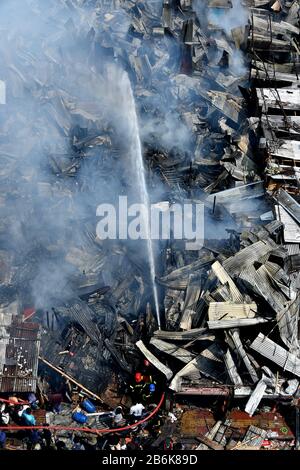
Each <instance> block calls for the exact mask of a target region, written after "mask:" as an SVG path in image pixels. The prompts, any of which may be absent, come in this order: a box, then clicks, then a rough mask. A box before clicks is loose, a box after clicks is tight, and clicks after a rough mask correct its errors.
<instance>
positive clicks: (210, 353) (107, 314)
mask: <svg viewBox="0 0 300 470" xmlns="http://www.w3.org/2000/svg"><path fill="white" fill-rule="evenodd" d="M19 3H20V2H19ZM17 4H18V2H10V7H7V10H4V12H3V13H2V14H1V17H2V18H5V21H3V20H1V30H2V38H3V40H2V41H1V46H0V50H1V52H0V53H1V58H2V60H1V82H0V92H1V93H0V99H1V109H0V113H1V144H0V152H1V161H0V162H1V163H0V164H1V171H0V175H1V176H0V177H1V186H0V191H1V196H0V207H1V223H0V232H1V233H0V236H1V246H2V248H1V253H0V256H1V286H0V289H1V311H0V330H1V342H0V392H1V395H0V397H1V398H0V401H1V402H2V403H3V405H2V407H1V419H2V425H1V433H2V434H1V435H3V434H5V439H6V441H5V444H3V445H2V447H6V448H10V449H20V448H24V445H25V444H24V435H23V434H20V433H22V432H24V431H18V429H17V426H22V421H18V419H19V420H20V419H21V418H20V416H22V415H21V413H20V407H21V408H22V405H23V403H24V400H25V401H26V402H27V401H28V394H31V396H32V394H34V396H35V399H34V400H33V401H32V400H31V404H32V403H35V406H32V410H31V414H32V415H33V416H34V424H35V426H36V429H37V430H38V432H39V439H38V440H36V441H35V442H34V444H32V442H31V444H30V445H29V448H34V447H36V448H37V446H38V445H39V446H40V447H43V445H44V441H45V439H44V438H43V432H45V429H44V430H42V427H43V426H45V427H46V426H48V427H49V431H48V432H49V433H50V438H49V439H50V440H48V441H47V439H46V441H45V442H46V443H47V442H48V444H49V446H50V447H51V446H52V447H53V448H55V446H56V445H57V447H58V444H57V443H59V444H60V445H61V446H62V445H63V446H64V448H67V449H71V448H74V447H72V446H75V447H76V445H79V444H80V445H82V442H83V443H84V445H83V447H84V446H86V445H89V446H90V447H93V448H106V447H105V446H109V447H110V448H111V449H118V448H122V449H124V448H125V449H126V448H129V442H130V443H131V445H135V446H136V448H139V449H142V448H150V447H153V448H157V447H158V448H171V447H172V446H174V447H175V446H177V448H178V449H179V448H186V449H198V450H203V449H208V450H212V449H214V450H221V449H232V450H239V449H241V450H242V449H256V450H258V449H297V448H298V447H299V439H300V427H299V404H300V402H299V398H300V395H299V393H300V388H299V378H300V349H299V333H298V324H299V300H300V296H299V289H300V277H299V267H300V249H299V248H300V246H299V243H300V205H299V202H300V198H299V185H300V179H299V175H300V170H299V168H300V167H299V162H300V147H299V146H300V142H299V141H300V137H299V136H300V131H299V129H300V127H299V124H300V121H299V120H300V117H299V109H300V91H299V72H300V67H299V48H300V43H299V2H298V0H294V1H293V0H291V1H288V0H275V1H274V0H270V1H268V0H244V1H242V2H240V1H234V0H232V1H230V0H229V1H228V0H198V1H197V0H162V1H156V0H153V1H150V0H148V1H144V0H143V1H139V0H126V1H122V0H119V1H117V0H115V1H112V0H111V1H105V0H90V1H84V0H65V1H64V0H60V1H56V2H48V6H47V10H48V14H47V20H45V17H44V13H45V12H44V9H43V7H42V6H41V2H40V1H39V0H26V1H24V2H22V5H23V7H22V15H23V18H22V21H20V20H18V19H17V18H18V15H17V11H16V10H14V8H15V7H16V5H17ZM17 6H18V5H17ZM1 8H2V7H1ZM23 10H24V11H23ZM19 18H20V12H19ZM29 31H30V33H29ZM120 70H121V71H122V72H120ZM124 74H127V75H126V77H127V76H128V77H129V78H127V81H126V79H125V82H126V83H127V85H128V83H129V84H130V86H131V87H132V90H133V95H134V99H135V103H136V104H135V106H136V109H137V115H138V120H139V134H140V139H141V143H142V148H143V159H144V167H145V174H146V180H147V186H148V191H149V198H150V200H151V202H156V203H159V202H161V201H168V202H169V204H170V205H171V204H173V203H182V204H183V203H186V202H201V203H203V204H204V205H205V240H204V245H203V247H202V248H201V249H200V250H197V251H186V250H185V249H184V244H183V242H180V241H178V240H172V239H171V240H168V241H164V243H157V244H156V247H155V250H156V279H155V282H156V287H157V289H158V293H159V303H160V311H159V316H160V321H161V328H160V329H159V328H158V323H157V318H156V315H155V306H154V303H153V286H152V283H151V276H150V275H149V273H148V271H149V269H148V260H147V259H146V258H147V257H146V255H145V250H144V248H143V246H142V245H141V248H140V247H139V245H138V243H132V242H130V241H122V240H117V241H111V240H100V239H99V238H98V237H97V236H96V230H95V229H96V223H97V220H96V207H97V205H98V204H99V203H100V202H102V201H108V202H111V201H113V200H114V198H115V197H116V195H119V194H123V195H124V194H126V195H129V196H130V195H131V196H132V195H134V191H135V187H136V183H137V182H136V176H135V175H134V174H133V170H132V165H131V164H130V159H129V157H128V154H129V153H130V152H131V150H132V144H131V143H130V142H129V141H130V139H131V138H132V136H131V133H132V127H131V123H130V122H129V121H131V120H130V119H129V118H128V113H129V111H128V109H127V108H128V106H129V105H130V103H129V104H128V89H126V87H125V91H124V87H123V84H124V76H125V75H124ZM298 117H299V119H298ZM144 360H146V362H145V364H148V365H147V367H148V368H149V369H148V371H146V372H145V371H144V370H143V368H144V367H146V366H145V365H144V362H143V361H144ZM149 370H150V372H149ZM137 371H141V373H140V374H137ZM149 374H150V375H151V380H150V381H151V382H153V384H156V388H155V387H153V388H152V391H153V390H155V391H154V395H153V396H151V397H150V403H151V400H152V403H154V404H155V405H153V406H152V410H153V409H154V412H153V411H152V412H151V413H150V411H149V410H150V408H149V410H148V405H147V400H148V399H149V396H148V395H147V393H146V395H147V397H145V395H143V396H142V398H141V397H137V395H136V385H137V383H136V382H135V380H134V377H135V375H139V376H140V377H139V380H138V384H139V385H141V386H142V387H146V388H147V387H148V385H149V383H148V382H147V380H146V379H145V377H146V376H149ZM130 384H131V385H130ZM62 390H63V393H62V396H63V403H62V405H61V406H60V407H59V408H57V407H56V408H55V400H54V399H53V396H55V395H59V394H60V393H61V391H62ZM132 390H134V392H132ZM51 397H52V398H51ZM5 400H6V401H5ZM82 400H83V401H86V402H88V403H89V404H90V408H91V404H92V408H93V410H92V411H94V412H93V413H86V412H85V413H84V412H83V411H82V409H83V408H84V406H83V405H82ZM143 400H144V401H143ZM29 401H30V400H29ZM135 402H141V403H142V404H143V406H144V407H145V409H144V414H143V415H142V416H143V417H147V416H148V420H146V421H145V423H144V424H143V425H142V424H137V423H136V422H134V420H133V421H132V413H131V416H130V411H129V410H130V407H131V405H134V404H135ZM53 403H54V407H53ZM80 403H81V405H80ZM17 406H18V410H19V411H18V413H16V409H15V408H16V407H17ZM80 406H81V411H78V410H79V409H80ZM120 406H121V407H122V413H121V415H122V419H123V421H122V425H121V426H120V425H119V427H121V428H122V426H128V428H127V429H126V430H125V431H124V430H123V431H122V432H119V433H118V432H116V431H115V432H113V430H112V429H111V428H112V425H111V424H108V421H105V420H103V419H102V418H103V416H107V415H109V416H113V415H114V413H109V412H110V410H112V409H114V408H116V407H120ZM74 410H77V413H81V415H84V416H85V421H81V423H85V424H80V422H78V420H77V421H76V420H74ZM95 410H96V411H95ZM55 411H56V412H55ZM58 411H59V412H58ZM86 411H89V412H90V411H91V409H88V410H86ZM147 412H148V414H147ZM128 413H129V418H131V419H130V420H129V422H128V423H127V422H126V418H125V417H126V415H127V414H128ZM5 416H7V419H6V420H5V419H4V417H5ZM133 416H141V415H139V414H136V415H135V414H134V415H133ZM149 416H150V418H149ZM158 416H159V425H157V426H156V428H157V429H156V433H154V432H152V431H153V422H154V420H155V422H156V423H157V420H158V418H157V417H158ZM139 419H141V418H139ZM135 421H138V420H135ZM23 425H24V422H23ZM27 425H28V422H27ZM39 426H41V427H39ZM52 426H57V429H56V430H55V432H54V431H52V432H53V435H52V437H51V430H52V429H53V428H52ZM59 427H62V428H59ZM68 427H69V428H70V429H67V428H68ZM83 427H84V428H85V430H84V429H82V428H83ZM117 427H118V426H117ZM71 428H72V430H71ZM76 428H78V432H77V431H76ZM88 431H90V432H88ZM26 432H27V431H26ZM30 432H32V431H30ZM74 436H75V437H76V436H77V437H76V439H77V440H76V439H75V440H74ZM78 436H79V437H78ZM80 439H81V440H80ZM75 441H76V444H74V442H75ZM92 441H93V442H92ZM28 442H29V443H30V438H29V441H28V438H27V445H28ZM62 443H63V444H62ZM48 444H47V445H48ZM30 446H31V447H30ZM126 446H128V447H126Z"/></svg>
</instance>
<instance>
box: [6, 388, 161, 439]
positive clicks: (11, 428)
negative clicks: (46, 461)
mask: <svg viewBox="0 0 300 470" xmlns="http://www.w3.org/2000/svg"><path fill="white" fill-rule="evenodd" d="M164 398H165V394H164V393H163V394H162V396H161V399H160V401H159V403H158V405H157V406H156V408H154V410H153V411H152V412H151V413H150V415H149V416H146V417H145V418H144V419H141V420H140V421H137V422H136V423H134V424H129V425H127V426H124V427H122V428H113V429H97V428H94V429H90V428H78V427H72V426H39V425H36V426H16V425H15V426H0V430H2V431H20V430H21V429H23V430H28V431H29V430H33V429H48V430H52V431H72V432H78V431H80V432H89V433H94V434H102V433H112V432H121V431H127V430H130V429H133V428H136V427H137V426H139V425H140V424H143V423H145V422H146V421H149V419H151V418H152V417H153V416H154V415H155V414H156V413H157V412H158V410H159V409H160V407H161V405H162V404H163V401H164ZM1 400H2V399H1ZM2 401H3V400H2ZM5 401H8V400H5ZM14 404H16V403H14Z"/></svg>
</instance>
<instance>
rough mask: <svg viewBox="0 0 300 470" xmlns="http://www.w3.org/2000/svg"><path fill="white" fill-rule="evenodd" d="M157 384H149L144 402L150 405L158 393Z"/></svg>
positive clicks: (144, 395)
mask: <svg viewBox="0 0 300 470" xmlns="http://www.w3.org/2000/svg"><path fill="white" fill-rule="evenodd" d="M155 385H156V384H155V383H153V382H152V383H150V384H147V388H146V389H145V392H144V393H143V400H144V401H147V402H148V403H149V400H151V401H152V398H153V395H154V394H155V391H156V386H155Z"/></svg>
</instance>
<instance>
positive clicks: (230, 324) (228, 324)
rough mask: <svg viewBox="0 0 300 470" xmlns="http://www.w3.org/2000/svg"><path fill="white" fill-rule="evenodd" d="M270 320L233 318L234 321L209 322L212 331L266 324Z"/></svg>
mask: <svg viewBox="0 0 300 470" xmlns="http://www.w3.org/2000/svg"><path fill="white" fill-rule="evenodd" d="M268 321H269V320H267V319H266V318H262V317H256V318H233V319H232V320H217V321H208V322H207V324H208V328H209V329H211V330H218V329H220V328H221V329H226V328H239V327H243V326H253V325H258V324H259V323H266V322H268Z"/></svg>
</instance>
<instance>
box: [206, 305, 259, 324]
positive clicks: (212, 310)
mask: <svg viewBox="0 0 300 470" xmlns="http://www.w3.org/2000/svg"><path fill="white" fill-rule="evenodd" d="M256 313H257V305H256V303H254V302H253V303H251V304H246V303H243V304H234V303H232V302H210V304H209V308H208V318H209V320H210V321H217V320H223V319H224V320H231V319H239V318H253V317H255V314H256Z"/></svg>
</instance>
